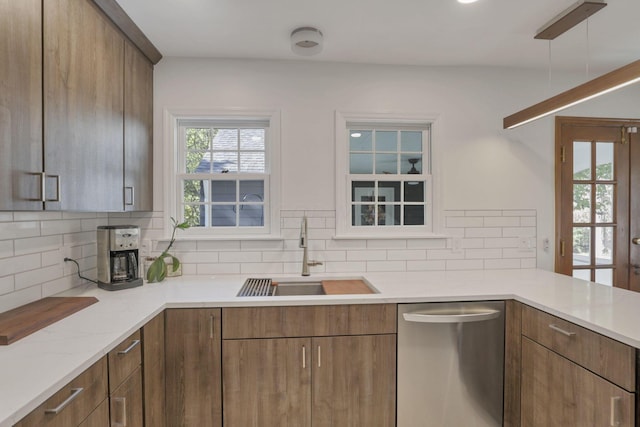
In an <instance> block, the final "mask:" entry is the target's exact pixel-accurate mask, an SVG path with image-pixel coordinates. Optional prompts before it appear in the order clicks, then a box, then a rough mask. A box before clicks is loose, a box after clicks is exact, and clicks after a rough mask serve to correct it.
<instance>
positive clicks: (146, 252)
mask: <svg viewBox="0 0 640 427" xmlns="http://www.w3.org/2000/svg"><path fill="white" fill-rule="evenodd" d="M150 255H151V239H142V242H141V244H140V256H141V257H146V256H150Z"/></svg>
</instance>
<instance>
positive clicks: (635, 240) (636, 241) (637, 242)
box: [631, 237, 640, 245]
mask: <svg viewBox="0 0 640 427" xmlns="http://www.w3.org/2000/svg"><path fill="white" fill-rule="evenodd" d="M631 243H633V244H634V245H640V237H634V238H633V239H631Z"/></svg>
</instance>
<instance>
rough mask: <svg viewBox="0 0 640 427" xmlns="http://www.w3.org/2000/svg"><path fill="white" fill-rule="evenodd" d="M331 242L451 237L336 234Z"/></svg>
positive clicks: (443, 236) (437, 235) (438, 235)
mask: <svg viewBox="0 0 640 427" xmlns="http://www.w3.org/2000/svg"><path fill="white" fill-rule="evenodd" d="M331 238H332V239H333V240H402V239H406V240H415V239H436V240H437V239H449V238H451V236H447V235H445V234H435V233H429V234H395V235H391V234H389V235H384V236H383V235H380V234H336V235H335V236H333V237H331Z"/></svg>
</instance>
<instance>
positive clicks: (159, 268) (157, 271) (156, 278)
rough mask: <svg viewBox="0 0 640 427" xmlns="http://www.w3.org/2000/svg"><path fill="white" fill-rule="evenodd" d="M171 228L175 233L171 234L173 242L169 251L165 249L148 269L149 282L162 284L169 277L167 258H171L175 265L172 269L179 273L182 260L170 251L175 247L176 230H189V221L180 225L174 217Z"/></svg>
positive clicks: (170, 241) (168, 248)
mask: <svg viewBox="0 0 640 427" xmlns="http://www.w3.org/2000/svg"><path fill="white" fill-rule="evenodd" d="M171 226H172V227H173V231H172V233H171V240H169V245H168V246H167V249H165V250H164V251H163V252H162V253H161V254H160V256H159V257H157V258H156V259H155V260H154V261H153V262H152V263H151V265H150V266H149V268H148V269H147V280H148V281H149V282H162V281H163V280H164V279H165V277H167V263H166V262H165V258H169V257H170V258H171V261H172V263H173V265H172V269H173V271H174V272H176V271H178V269H179V268H180V260H179V259H178V258H176V257H175V256H173V255H171V254H170V253H169V250H170V249H171V247H172V246H173V243H174V242H175V241H176V230H177V229H178V228H179V229H181V230H185V229H187V228H189V223H188V222H187V221H185V222H181V223H178V221H176V220H175V218H173V217H172V218H171Z"/></svg>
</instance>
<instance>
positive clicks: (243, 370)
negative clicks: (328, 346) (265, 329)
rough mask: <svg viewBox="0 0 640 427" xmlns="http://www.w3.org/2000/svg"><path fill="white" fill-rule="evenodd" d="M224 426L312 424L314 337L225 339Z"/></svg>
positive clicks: (283, 426)
mask: <svg viewBox="0 0 640 427" xmlns="http://www.w3.org/2000/svg"><path fill="white" fill-rule="evenodd" d="M222 354H223V357H222V366H223V373H222V378H223V401H224V425H225V426H227V427H234V426H237V427H249V426H279V427H309V426H311V388H310V385H311V339H310V338H278V339H248V340H227V341H225V342H224V345H223V350H222Z"/></svg>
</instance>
